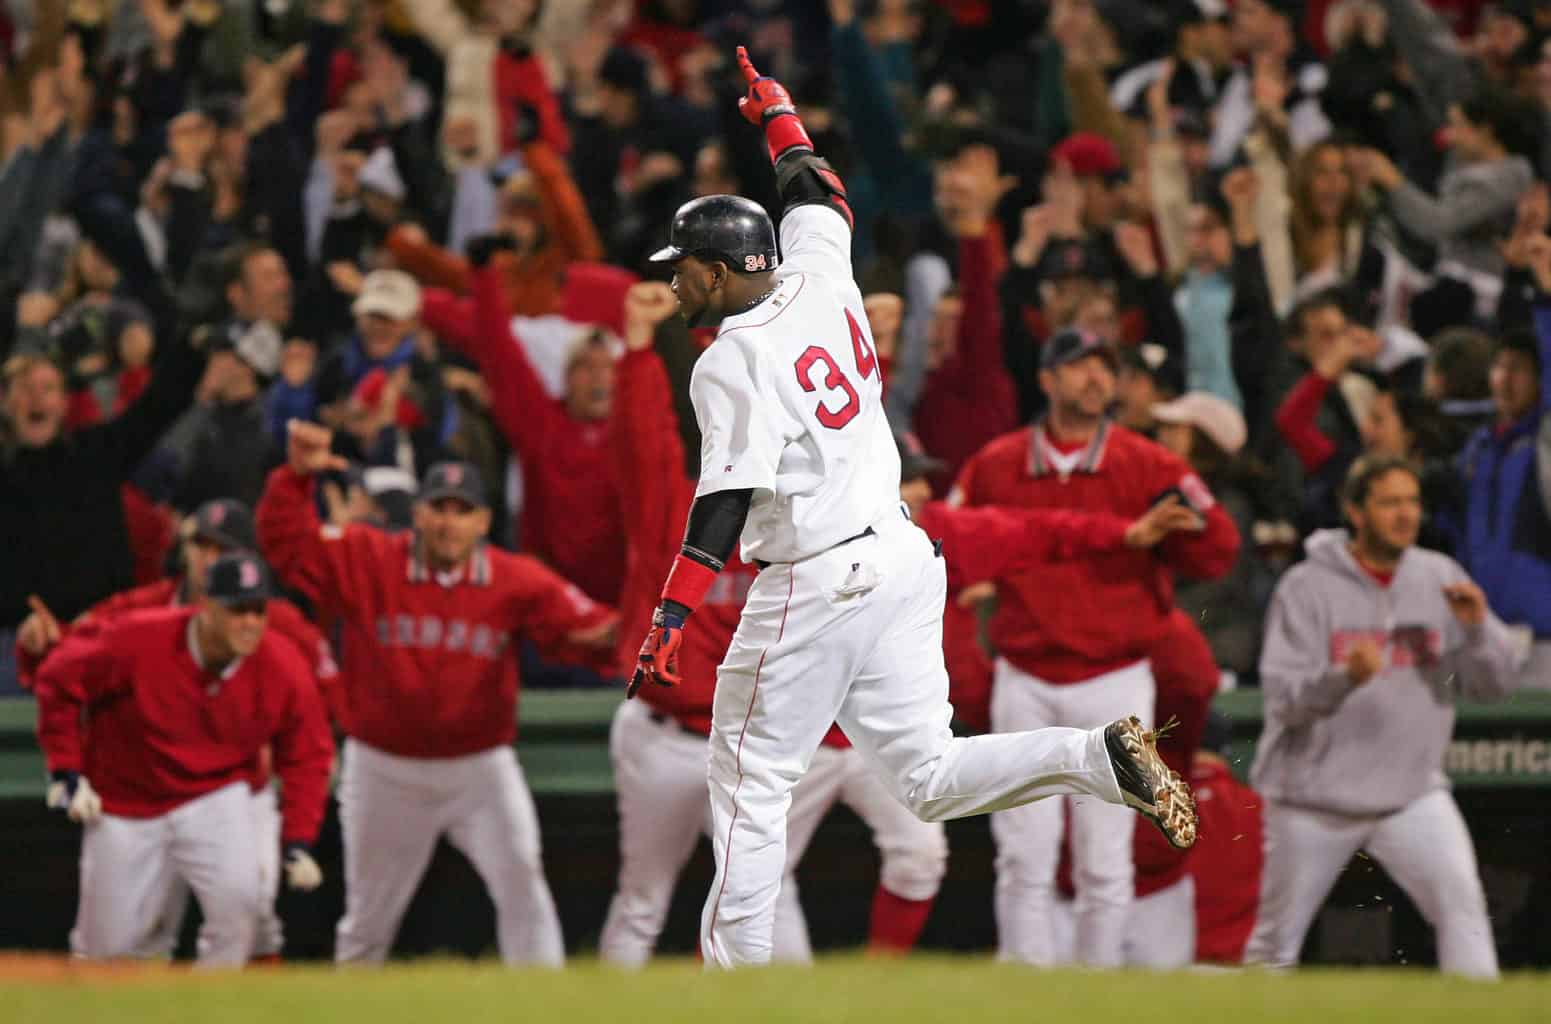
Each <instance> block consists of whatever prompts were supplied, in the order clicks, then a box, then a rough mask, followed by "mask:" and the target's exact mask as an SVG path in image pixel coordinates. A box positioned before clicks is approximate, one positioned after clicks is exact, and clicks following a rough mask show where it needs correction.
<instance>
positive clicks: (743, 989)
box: [0, 957, 1551, 1024]
mask: <svg viewBox="0 0 1551 1024" xmlns="http://www.w3.org/2000/svg"><path fill="white" fill-rule="evenodd" d="M0 1021H4V1022H6V1024H12V1022H15V1024H34V1022H36V1024H72V1022H76V1021H112V1022H114V1024H153V1022H154V1024H177V1022H183V1021H197V1022H200V1024H216V1022H219V1024H228V1022H231V1024H238V1022H248V1021H252V1022H264V1024H310V1022H314V1021H328V1022H360V1024H397V1022H404V1024H442V1022H455V1024H465V1022H468V1024H477V1022H481V1021H545V1022H550V1024H592V1022H595V1021H596V1022H607V1024H615V1022H627V1024H647V1022H652V1021H714V1022H720V1021H726V1022H729V1024H752V1022H759V1021H793V1022H798V1021H801V1022H824V1021H867V1022H873V1021H877V1022H885V1024H894V1022H904V1021H952V1022H955V1024H978V1022H981V1021H1039V1022H1052V1024H1055V1022H1059V1024H1068V1022H1072V1024H1075V1022H1085V1024H1086V1022H1109V1021H1120V1022H1126V1024H1130V1022H1136V1024H1258V1022H1261V1021H1317V1022H1319V1024H1334V1022H1337V1021H1354V1022H1355V1021H1360V1022H1364V1024H1373V1022H1380V1024H1382V1022H1390V1021H1394V1022H1407V1024H1414V1022H1417V1021H1450V1022H1452V1024H1483V1022H1486V1021H1535V1022H1546V1021H1551V974H1543V975H1528V974H1520V975H1515V976H1511V977H1509V978H1507V979H1505V980H1504V981H1502V982H1501V983H1499V984H1494V985H1483V984H1474V983H1470V982H1464V981H1457V980H1453V979H1448V978H1441V977H1439V976H1437V975H1436V974H1433V973H1430V972H1425V971H1419V970H1418V971H1386V970H1364V971H1340V972H1337V971H1319V972H1306V973H1301V974H1296V975H1280V976H1273V975H1266V974H1241V973H1231V974H1230V973H1223V974H1184V975H1150V974H1141V973H1134V972H1126V973H1083V972H1036V971H1031V970H1024V969H1018V968H1009V967H1001V966H997V965H995V964H992V963H990V962H988V961H986V960H984V959H980V958H938V957H915V958H911V959H909V960H906V961H901V962H894V963H878V962H871V961H865V960H862V959H859V958H853V957H835V958H827V959H825V960H824V961H822V962H821V963H820V964H819V965H818V966H816V967H814V968H812V969H801V968H774V969H770V970H765V971H746V972H741V973H736V974H716V975H707V974H704V973H703V972H702V971H701V970H700V968H699V965H698V964H695V963H691V962H685V961H678V962H673V963H664V964H660V965H657V966H653V967H652V968H650V969H648V970H646V971H643V972H640V973H636V974H625V973H620V972H618V971H614V970H611V969H608V968H605V967H602V966H599V965H597V964H595V963H592V962H585V961H579V962H577V963H575V964H573V965H572V966H571V968H570V969H568V970H566V971H563V972H554V973H551V972H533V971H518V972H511V971H506V970H503V969H501V968H500V967H498V966H495V965H485V964H481V965H467V964H461V963H459V964H449V963H426V964H417V965H412V966H399V967H393V968H389V969H387V970H384V971H373V972H367V971H355V972H343V973H342V972H337V971H334V970H332V969H329V968H322V967H319V968H311V967H309V968H276V969H268V970H254V971H250V972H248V973H245V974H242V975H225V976H212V975H196V974H192V973H190V972H188V971H186V970H176V969H166V968H160V969H128V968H109V969H102V968H95V969H93V968H86V969H83V968H80V967H73V966H68V965H64V964H61V963H59V962H29V961H18V962H17V963H16V964H14V965H12V966H11V968H10V969H7V968H6V967H4V966H0Z"/></svg>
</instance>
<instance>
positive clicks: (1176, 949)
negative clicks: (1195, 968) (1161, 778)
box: [1050, 826, 1196, 971]
mask: <svg viewBox="0 0 1551 1024" xmlns="http://www.w3.org/2000/svg"><path fill="white" fill-rule="evenodd" d="M1148 827H1151V826H1148ZM1051 909H1052V911H1053V913H1052V914H1051V917H1050V922H1051V927H1052V929H1053V935H1054V942H1055V954H1056V959H1057V961H1060V962H1071V961H1075V960H1076V959H1077V906H1076V901H1075V900H1061V899H1058V900H1056V901H1055V902H1054V903H1052V904H1051ZM1120 959H1121V962H1122V963H1124V964H1125V966H1127V967H1145V968H1147V969H1148V970H1150V971H1180V970H1184V969H1185V968H1186V967H1189V966H1190V965H1191V964H1192V963H1194V962H1195V959H1196V883H1195V879H1193V878H1191V877H1190V876H1189V875H1184V876H1182V877H1181V878H1180V880H1179V881H1177V882H1175V883H1174V884H1173V885H1170V886H1167V887H1166V888H1163V889H1159V890H1158V891H1156V892H1150V893H1148V894H1147V895H1146V896H1138V897H1137V898H1136V899H1134V900H1132V901H1131V909H1130V911H1129V912H1128V913H1127V914H1126V934H1125V940H1124V941H1123V942H1122V943H1121V945H1120Z"/></svg>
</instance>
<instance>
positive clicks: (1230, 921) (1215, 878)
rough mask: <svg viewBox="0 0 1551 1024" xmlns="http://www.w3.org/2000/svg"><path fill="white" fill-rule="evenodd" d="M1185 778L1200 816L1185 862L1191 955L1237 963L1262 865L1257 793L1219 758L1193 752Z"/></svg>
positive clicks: (1249, 925)
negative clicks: (1192, 925) (1191, 884)
mask: <svg viewBox="0 0 1551 1024" xmlns="http://www.w3.org/2000/svg"><path fill="white" fill-rule="evenodd" d="M1189 779H1190V788H1191V789H1192V790H1194V791H1195V796H1196V812H1197V813H1198V814H1199V815H1200V817H1201V824H1200V828H1199V838H1198V839H1197V840H1196V845H1195V846H1194V847H1192V848H1191V851H1190V861H1189V864H1188V866H1189V869H1190V874H1191V876H1192V877H1193V878H1194V879H1195V881H1196V959H1197V960H1200V961H1203V962H1208V963H1224V964H1236V963H1240V962H1242V961H1243V959H1244V946H1245V945H1246V944H1247V943H1248V942H1249V933H1250V932H1251V931H1252V930H1253V929H1254V927H1255V914H1256V912H1257V910H1258V909H1259V906H1260V872H1261V869H1262V868H1263V867H1264V866H1265V846H1264V833H1263V825H1262V821H1261V810H1262V804H1261V800H1260V794H1259V793H1256V792H1255V791H1254V790H1253V789H1250V788H1249V787H1248V786H1246V785H1245V784H1244V783H1242V782H1240V781H1239V780H1238V779H1236V778H1234V777H1233V773H1232V772H1231V771H1229V770H1228V764H1227V762H1225V761H1223V760H1222V759H1221V758H1215V757H1213V758H1208V757H1202V758H1197V759H1196V761H1195V763H1194V765H1192V767H1191V770H1190V775H1189Z"/></svg>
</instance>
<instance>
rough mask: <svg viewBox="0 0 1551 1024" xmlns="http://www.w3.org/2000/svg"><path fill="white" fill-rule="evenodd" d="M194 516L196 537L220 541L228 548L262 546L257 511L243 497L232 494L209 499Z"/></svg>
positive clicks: (210, 541)
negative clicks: (256, 527)
mask: <svg viewBox="0 0 1551 1024" xmlns="http://www.w3.org/2000/svg"><path fill="white" fill-rule="evenodd" d="M192 518H193V521H194V530H193V536H194V538H195V539H196V540H203V541H208V542H209V543H211V544H219V545H220V546H221V547H223V548H226V549H227V550H228V551H238V550H242V549H246V550H249V551H257V550H258V536H257V534H256V533H255V532H254V529H253V513H252V512H250V511H249V510H248V506H246V505H244V504H243V503H242V502H240V501H233V500H232V499H230V498H217V499H215V500H214V501H207V502H205V503H204V504H203V505H201V506H199V507H198V508H196V509H195V510H194V515H193V517H192Z"/></svg>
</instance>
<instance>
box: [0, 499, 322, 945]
mask: <svg viewBox="0 0 1551 1024" xmlns="http://www.w3.org/2000/svg"><path fill="white" fill-rule="evenodd" d="M183 533H184V535H185V536H184V540H183V550H182V560H183V575H182V577H181V578H177V579H172V578H168V579H161V580H157V581H156V582H154V583H147V584H145V585H144V586H140V587H135V588H134V589H132V590H126V591H123V592H121V593H118V594H114V595H112V596H111V597H107V598H104V599H103V600H101V601H99V602H97V603H96V604H94V605H92V606H91V607H90V608H88V609H87V610H86V611H85V612H83V613H82V614H81V616H80V617H79V618H77V619H76V620H75V622H73V623H70V624H68V625H66V626H63V627H62V626H61V625H60V624H59V623H58V622H56V621H54V619H53V616H52V615H51V614H49V611H48V609H47V608H46V607H43V606H42V605H41V603H40V605H39V608H38V610H36V611H34V612H33V614H32V615H30V616H28V620H27V623H26V624H24V629H23V631H22V632H21V633H19V634H18V636H19V637H23V636H29V637H30V636H35V637H36V642H35V643H26V644H24V643H23V642H22V640H21V639H19V640H18V643H17V665H18V667H19V668H20V670H21V680H22V685H23V686H25V687H28V688H29V689H30V688H31V679H32V676H33V675H34V674H35V673H36V670H37V667H38V665H39V664H41V663H42V661H43V658H44V656H45V655H46V654H47V652H48V650H49V649H51V648H52V647H53V646H54V645H55V644H57V643H59V642H60V641H61V640H63V639H64V638H65V637H67V636H69V635H70V634H71V633H72V632H74V631H75V630H76V629H77V628H82V627H84V628H91V629H96V628H100V627H101V626H103V625H105V624H106V623H108V622H111V621H114V620H117V619H118V618H120V617H122V616H124V615H126V614H128V613H130V612H135V611H142V610H144V609H147V608H182V607H189V606H193V605H197V604H199V603H200V602H201V601H202V600H204V597H205V580H206V577H207V576H208V574H209V571H210V566H212V565H214V564H215V562H216V560H217V559H219V558H221V557H222V556H223V555H228V554H232V553H235V552H239V551H257V550H258V538H257V537H256V536H255V535H254V532H253V513H252V512H250V511H248V507H247V506H246V505H244V504H243V503H242V502H240V501H232V500H230V499H227V498H218V499H216V500H214V501H207V502H205V503H204V504H203V505H201V506H199V507H198V508H197V509H195V510H194V514H193V515H191V516H189V518H188V519H187V520H185V521H184V526H183ZM27 625H35V629H34V630H33V631H32V632H31V633H28V631H27V629H26V626H27ZM269 629H270V631H271V632H273V633H274V634H276V636H277V637H279V638H280V639H281V641H282V642H284V643H289V644H292V645H293V646H294V647H295V649H296V653H297V654H299V655H300V656H301V658H302V660H303V661H304V662H306V664H307V666H308V668H309V669H310V671H309V673H308V681H309V683H310V684H311V685H312V687H313V688H314V689H315V690H317V691H318V693H319V695H320V696H322V697H323V701H324V706H325V707H326V708H327V709H328V710H329V711H330V712H331V713H332V714H333V715H334V717H335V718H336V719H337V718H338V717H339V715H338V711H339V710H340V709H339V708H337V706H336V705H337V696H338V692H339V690H338V676H339V667H338V665H337V664H336V663H335V661H334V652H333V649H332V648H331V647H330V646H329V642H328V638H327V637H325V636H324V635H323V632H322V631H321V630H320V629H318V627H317V626H314V625H313V624H312V623H311V622H309V621H307V618H306V616H304V615H303V614H302V612H301V609H299V608H297V607H296V606H295V605H294V604H292V603H291V602H289V601H287V600H285V599H284V598H281V597H273V598H271V599H270V601H269ZM119 713H121V712H120V711H118V710H116V709H115V708H113V707H106V708H103V709H102V710H101V711H100V712H98V714H99V715H116V714H119ZM251 783H252V787H253V827H254V829H255V830H256V832H257V834H258V835H259V836H260V837H261V838H262V842H261V843H260V844H259V874H260V879H261V886H262V894H263V896H264V902H263V905H262V906H261V907H260V908H259V920H258V924H257V928H256V932H255V934H254V942H253V957H254V959H274V958H278V957H279V955H280V951H281V950H282V949H283V948H284V946H285V931H284V927H283V925H282V924H281V921H280V915H278V914H276V913H275V897H276V896H277V895H278V894H279V891H280V807H279V804H278V803H277V802H276V798H275V791H274V788H273V787H272V786H271V785H270V755H269V750H268V749H267V748H266V749H264V750H261V751H260V752H259V756H258V758H256V759H255V761H254V764H253V776H252V779H251ZM188 901H189V887H188V885H187V883H185V882H184V881H183V880H182V879H181V878H178V877H176V876H172V877H170V878H169V879H168V890H167V894H166V897H165V900H164V902H163V904H162V910H161V914H160V923H161V924H160V927H159V928H157V930H156V931H155V932H154V933H152V934H151V935H150V936H148V938H147V943H146V945H145V946H143V947H141V948H139V949H136V950H135V953H134V955H135V956H139V957H147V958H166V957H169V956H171V955H172V953H173V950H174V949H175V948H176V946H177V943H178V934H179V932H180V931H181V930H182V924H183V915H184V913H185V911H186V910H187V909H188ZM71 948H72V949H73V950H75V951H76V952H77V953H79V952H80V951H81V949H80V942H79V936H78V935H76V934H74V933H72V935H71Z"/></svg>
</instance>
